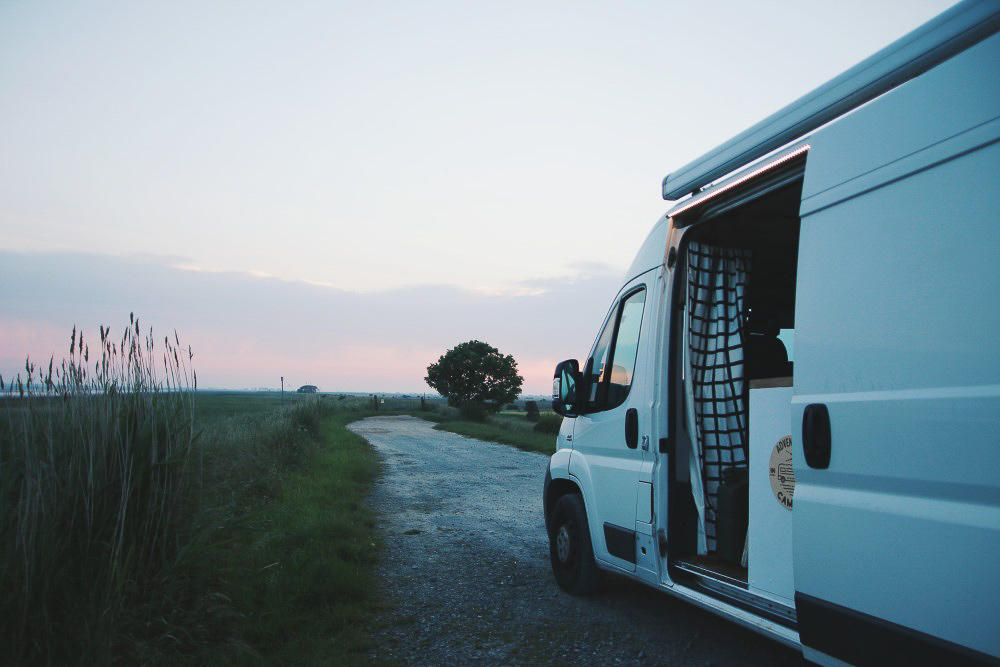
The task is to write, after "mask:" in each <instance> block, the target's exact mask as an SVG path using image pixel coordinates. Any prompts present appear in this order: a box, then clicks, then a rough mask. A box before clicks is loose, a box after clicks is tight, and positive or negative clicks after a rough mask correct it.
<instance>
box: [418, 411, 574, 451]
mask: <svg viewBox="0 0 1000 667" xmlns="http://www.w3.org/2000/svg"><path fill="white" fill-rule="evenodd" d="M414 414H417V413H414ZM431 415H432V417H431V418H432V419H434V420H435V421H439V423H438V424H437V426H435V427H434V428H436V429H438V430H441V431H450V432H452V433H458V434H459V435H465V436H468V437H470V438H478V439H479V440H489V441H491V442H499V443H502V444H506V445H513V446H514V447H517V448H518V449H523V450H525V451H529V452H540V453H542V454H552V453H554V452H555V451H556V436H555V434H554V433H551V432H549V433H539V432H536V431H535V430H534V429H535V424H536V423H537V422H530V421H528V420H527V419H526V418H525V413H523V412H515V411H513V410H511V411H506V410H505V411H501V412H500V413H498V414H496V415H491V416H489V417H487V418H486V421H485V422H472V421H464V420H461V419H459V418H458V411H457V410H455V411H447V412H446V411H440V410H439V411H436V412H434V413H431ZM417 416H420V417H423V418H425V419H427V418H428V416H426V415H425V414H417ZM546 416H548V417H546ZM542 418H543V419H546V418H547V419H548V420H551V419H553V418H555V415H554V414H553V413H542Z"/></svg>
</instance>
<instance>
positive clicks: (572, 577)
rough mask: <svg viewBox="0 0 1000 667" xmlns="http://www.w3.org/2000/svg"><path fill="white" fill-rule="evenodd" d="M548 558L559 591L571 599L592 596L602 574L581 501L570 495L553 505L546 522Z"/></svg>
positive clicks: (577, 497) (581, 499)
mask: <svg viewBox="0 0 1000 667" xmlns="http://www.w3.org/2000/svg"><path fill="white" fill-rule="evenodd" d="M549 556H550V558H551V559H552V573H553V574H554V575H555V577H556V582H557V583H558V584H559V587H560V588H562V589H563V590H564V591H566V592H567V593H571V594H572V595H586V594H588V593H593V592H594V591H596V590H597V589H598V588H599V587H600V585H601V579H602V578H603V576H602V575H603V573H602V571H601V570H600V569H599V568H598V567H597V563H596V562H595V561H594V547H593V545H592V544H591V542H590V528H589V527H588V524H587V510H586V508H585V507H584V505H583V498H581V497H580V496H579V495H578V494H576V493H570V494H567V495H565V496H563V497H561V498H560V499H559V500H558V501H556V505H555V507H554V508H553V509H552V520H551V521H550V522H549Z"/></svg>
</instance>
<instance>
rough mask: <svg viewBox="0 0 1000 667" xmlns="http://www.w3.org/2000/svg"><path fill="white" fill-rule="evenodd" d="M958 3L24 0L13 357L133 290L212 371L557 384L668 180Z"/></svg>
mask: <svg viewBox="0 0 1000 667" xmlns="http://www.w3.org/2000/svg"><path fill="white" fill-rule="evenodd" d="M951 4H952V3H951V2H949V1H939V0H880V1H872V0H863V1H862V0H844V1H842V2H838V3H830V2H812V1H808V0H787V1H778V0H761V1H760V2H756V3H746V2H735V1H730V0H725V1H719V2H715V3H711V4H707V3H701V2H678V1H670V0H661V1H659V2H586V1H578V2H572V3H570V2H545V1H540V0H534V1H528V2H522V1H518V0H513V1H510V2H493V3H490V2H438V1H427V2H412V1H410V2H403V1H399V2H396V1H384V2H383V1H372V2H350V3H348V2H297V1H294V0H292V1H282V2H277V1H273V2H253V1H250V2H245V1H241V2H226V1H217V2H209V3H206V2H187V1H184V0H180V1H172V2H156V1H154V2H143V3H134V2H124V1H121V2H105V1H101V0H96V1H94V2H87V3H81V2H75V1H72V2H71V1H57V0H53V1H49V2H46V1H41V2H29V1H27V0H0V374H2V375H3V376H4V377H5V378H8V377H11V376H12V375H13V374H16V373H17V372H18V370H19V369H20V370H22V371H23V366H24V360H25V357H26V356H30V357H31V358H32V359H35V360H43V361H44V362H45V363H47V361H48V359H49V357H50V356H51V355H55V358H56V360H57V361H58V360H59V359H60V358H62V357H64V356H65V353H66V352H67V351H68V341H69V336H70V331H71V330H72V328H73V327H74V326H76V327H78V328H82V329H83V330H84V331H85V332H90V335H91V337H92V339H95V340H96V338H97V331H98V327H99V326H100V325H108V326H111V328H112V330H113V331H117V332H120V331H121V329H122V328H123V327H124V326H125V325H126V324H127V322H128V318H129V313H130V312H135V313H136V314H137V315H138V316H139V317H140V321H141V322H142V323H143V326H144V327H152V328H153V330H154V331H155V332H157V334H158V335H159V334H163V333H172V332H173V330H174V329H176V330H177V331H178V334H179V336H180V338H181V339H182V342H183V343H184V344H185V345H190V346H191V347H192V349H193V350H194V353H195V357H194V360H193V365H194V367H195V369H196V370H197V372H198V377H199V385H200V386H201V387H214V388H259V387H272V388H274V387H278V386H279V383H280V378H281V377H284V378H285V384H286V387H287V386H292V387H295V386H298V385H301V384H315V385H317V386H319V388H320V390H323V391H364V392H408V393H420V392H428V391H430V390H429V388H428V387H427V386H426V385H425V384H424V381H423V378H424V375H425V374H426V367H427V365H428V364H430V363H432V362H434V361H436V360H437V358H438V357H439V356H440V355H441V354H443V353H444V352H445V351H446V350H447V349H449V348H451V347H454V346H455V345H457V344H458V343H461V342H464V341H466V340H471V339H479V340H484V341H486V342H488V343H490V344H491V345H494V346H496V347H497V348H499V349H500V351H501V352H503V353H505V354H512V355H513V356H514V357H515V359H516V360H517V361H518V365H519V368H520V370H521V373H522V375H523V376H524V378H525V383H524V391H525V392H526V393H528V394H547V393H548V392H549V390H550V387H551V377H552V370H553V368H554V366H555V364H556V363H557V362H558V361H561V360H562V359H566V358H581V357H585V356H586V355H587V352H588V350H589V348H590V346H591V344H592V342H593V338H594V336H595V335H596V334H597V332H598V330H599V328H600V325H601V323H602V318H603V317H604V315H605V313H606V311H607V308H608V307H609V306H610V304H611V300H612V298H613V297H614V295H615V293H616V292H617V290H618V288H619V286H620V281H621V279H622V277H623V273H624V271H625V269H626V268H627V266H628V264H629V263H630V261H631V259H632V256H633V254H634V253H635V252H636V251H637V250H638V248H639V246H640V245H641V243H642V241H643V239H644V238H645V236H646V234H647V233H648V232H649V230H650V229H651V227H652V225H653V224H654V223H655V222H656V220H657V218H658V217H659V216H661V215H662V214H663V213H664V212H665V211H666V210H667V208H668V207H669V205H668V204H667V202H664V201H663V199H662V197H661V192H660V186H661V181H662V179H663V177H664V176H665V175H666V174H667V173H668V172H669V171H671V170H673V169H676V168H678V167H680V166H683V165H684V164H686V163H687V162H689V161H691V160H692V159H694V158H696V157H698V156H699V155H701V154H702V153H705V152H707V151H708V150H710V149H712V148H714V147H715V146H717V145H718V144H720V143H722V142H723V141H725V140H727V139H729V138H730V137H731V136H733V135H735V134H737V133H739V132H740V131H742V130H743V129H745V128H746V127H748V126H750V125H752V124H754V123H755V122H757V121H759V120H761V119H762V118H764V117H765V116H767V115H769V114H771V113H772V112H774V111H776V110H778V109H779V108H781V107H783V106H784V105H786V104H788V103H790V102H792V101H794V100H795V99H797V98H798V97H800V96H801V95H803V94H805V93H807V92H809V91H810V90H812V89H813V88H815V87H817V86H819V85H821V84H823V83H824V82H825V81H827V80H829V79H830V78H832V77H834V76H836V75H837V74H839V73H840V72H841V71H843V70H844V69H846V68H848V67H850V66H851V65H853V64H855V63H857V62H858V61H860V60H862V59H863V58H865V57H867V56H868V55H871V54H872V53H874V52H875V51H877V50H878V49H880V48H882V47H883V46H885V45H887V44H888V43H889V42H891V41H893V40H895V39H897V38H898V37H900V36H902V35H904V34H905V33H907V32H908V31H910V30H912V29H913V28H915V27H917V26H919V25H920V24H922V23H923V22H925V21H926V20H928V19H930V18H932V17H933V16H935V15H936V14H938V13H940V12H941V11H943V10H944V9H946V8H947V7H949V6H950V5H951Z"/></svg>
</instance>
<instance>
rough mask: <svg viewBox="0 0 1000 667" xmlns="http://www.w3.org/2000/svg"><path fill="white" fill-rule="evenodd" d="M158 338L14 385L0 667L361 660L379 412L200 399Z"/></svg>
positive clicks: (120, 344) (5, 402) (278, 400)
mask: <svg viewBox="0 0 1000 667" xmlns="http://www.w3.org/2000/svg"><path fill="white" fill-rule="evenodd" d="M141 331H142V330H141V329H140V326H139V323H138V321H136V320H134V319H133V320H131V321H130V324H129V326H128V328H127V329H126V330H125V331H124V333H123V334H122V335H121V336H116V337H112V335H111V333H110V331H108V330H105V329H104V328H103V327H102V328H101V330H100V338H99V342H97V343H95V344H94V346H93V347H94V350H95V351H94V354H91V352H92V350H91V345H89V344H88V343H89V342H90V341H87V342H84V340H83V336H82V335H81V334H78V332H77V331H76V330H74V331H73V333H72V336H71V347H72V349H71V351H70V355H69V358H68V360H66V361H63V362H61V363H59V364H56V363H55V361H54V360H52V361H50V362H49V363H48V364H46V365H45V366H44V367H39V366H36V365H35V364H33V363H32V362H31V361H28V362H26V365H25V372H24V374H23V375H19V376H18V377H16V378H14V379H13V381H12V380H11V378H4V379H0V383H2V384H0V386H2V391H3V399H2V405H0V502H2V503H3V507H2V511H0V585H2V586H3V590H4V596H3V597H0V664H18V665H33V664H49V665H52V664H59V665H74V664H87V665H107V664H181V665H183V664H190V665H195V664H198V665H200V664H222V665H226V664H232V665H267V664H292V663H294V664H355V663H363V662H364V657H365V651H366V650H367V648H368V646H369V644H368V642H369V640H368V639H367V638H368V637H369V636H370V634H371V633H370V632H367V630H368V628H369V627H370V624H371V623H372V622H373V620H372V619H373V618H374V614H373V610H374V609H375V604H376V603H375V601H374V600H372V597H371V592H372V591H373V589H374V587H373V585H372V580H371V577H372V567H373V564H374V562H375V559H376V557H377V554H378V548H379V543H378V540H377V538H376V531H375V525H374V519H373V517H372V515H371V513H370V512H369V510H368V509H367V508H366V507H365V505H364V498H365V497H366V495H367V494H368V492H369V490H370V485H371V482H372V480H373V479H374V477H375V475H376V474H377V471H378V461H377V458H376V456H375V454H374V452H373V451H372V450H371V449H370V447H369V446H368V445H367V444H366V443H365V442H364V441H363V440H361V439H360V438H358V437H357V436H355V435H354V434H352V433H351V432H350V431H348V430H347V429H346V428H344V424H346V423H347V422H349V421H353V420H354V419H358V418H360V417H363V416H365V415H366V414H372V413H373V411H372V407H373V405H372V404H371V402H370V401H369V400H368V399H365V398H363V397H362V398H353V397H337V396H308V395H302V394H299V395H295V394H287V393H286V394H285V396H284V397H282V396H281V395H280V394H279V393H273V394H257V393H254V394H237V393H213V392H208V393H205V392H196V391H194V390H195V387H196V380H195V375H194V372H193V371H191V370H190V369H189V367H188V362H189V361H190V359H191V353H190V350H187V349H182V347H181V346H180V343H179V340H178V339H177V337H176V335H175V336H173V337H171V338H166V339H161V340H162V342H163V346H162V347H161V346H159V345H157V344H155V343H154V338H153V335H152V332H151V331H150V332H149V333H148V334H142V333H141ZM413 405H414V404H413V403H412V402H411V409H412V406H413Z"/></svg>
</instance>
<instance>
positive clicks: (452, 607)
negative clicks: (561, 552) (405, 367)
mask: <svg viewBox="0 0 1000 667" xmlns="http://www.w3.org/2000/svg"><path fill="white" fill-rule="evenodd" d="M432 427H433V424H431V423H429V422H425V421H423V420H420V419H416V418H413V417H373V418H369V419H365V420H363V421H360V422H355V423H353V424H351V425H350V427H349V428H351V430H353V431H354V432H356V433H358V434H360V435H362V436H363V437H364V438H366V439H367V440H368V441H369V442H371V443H372V445H373V446H374V447H375V449H376V450H377V451H378V452H379V454H380V455H381V457H382V460H383V462H384V466H385V467H384V474H383V476H382V477H381V479H380V480H379V481H378V482H377V483H376V486H375V491H374V494H373V498H372V505H373V507H374V509H375V510H376V511H377V512H379V514H380V516H381V529H382V533H383V535H384V537H385V542H386V549H385V552H384V554H383V559H382V562H381V564H380V566H379V580H380V589H381V594H382V596H383V599H384V601H385V603H386V604H387V611H386V618H385V621H386V629H385V630H383V631H382V644H381V646H380V647H379V648H378V649H377V650H376V651H375V653H374V655H373V656H372V657H373V658H374V659H377V660H380V661H388V662H397V663H399V664H403V665H462V664H473V663H485V664H490V665H493V664H504V665H509V664H523V665H538V664H559V665H646V666H648V665H801V664H804V662H803V660H802V658H801V657H800V655H799V654H798V653H796V652H794V651H792V650H791V649H788V648H786V647H784V646H781V645H779V644H777V643H775V642H772V641H770V640H767V639H765V638H763V637H760V636H758V635H756V634H754V633H752V632H750V631H748V630H744V629H743V628H741V627H739V626H737V625H735V624H733V623H730V622H728V621H724V620H722V619H719V618H716V617H715V616H713V615H711V614H708V613H706V612H703V611H701V610H700V609H697V608H695V607H693V606H691V605H689V604H686V603H683V602H681V601H679V600H676V599H674V598H672V597H670V596H668V595H665V594H663V593H659V592H657V591H654V590H652V589H649V588H646V587H644V586H641V585H638V584H634V583H632V582H630V581H628V580H625V579H622V578H619V577H609V579H608V580H607V582H606V584H605V585H604V587H603V589H602V590H601V591H600V592H599V593H598V594H597V595H595V596H592V597H587V598H578V597H572V596H569V595H567V594H565V593H563V592H562V591H561V590H559V588H558V587H557V586H556V584H555V581H554V579H553V578H552V574H551V571H550V568H549V561H548V541H547V539H546V536H545V526H544V519H543V516H542V506H541V492H542V480H543V478H544V476H545V468H546V464H547V458H546V457H544V456H541V455H539V454H532V453H528V452H522V451H520V450H517V449H514V448H512V447H507V446H505V445H497V444H493V443H487V442H482V441H479V440H472V439H470V438H465V437H462V436H459V435H455V434H452V433H447V432H443V431H435V430H433V428H432Z"/></svg>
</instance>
